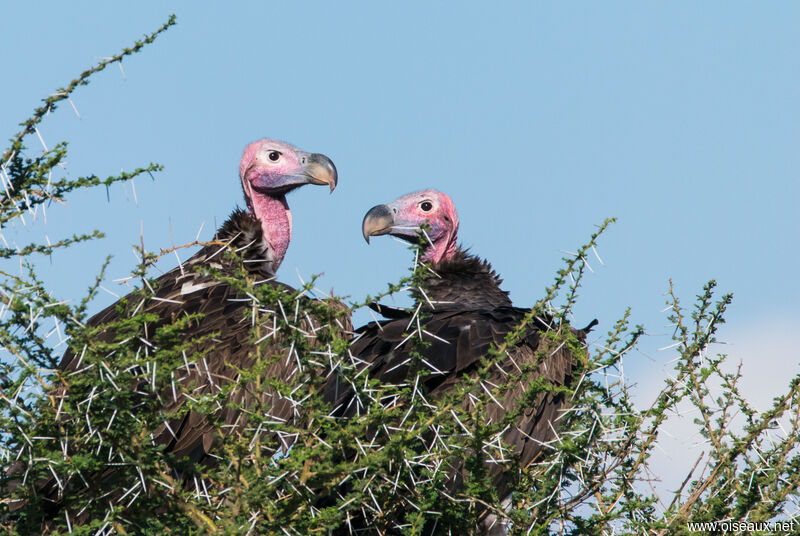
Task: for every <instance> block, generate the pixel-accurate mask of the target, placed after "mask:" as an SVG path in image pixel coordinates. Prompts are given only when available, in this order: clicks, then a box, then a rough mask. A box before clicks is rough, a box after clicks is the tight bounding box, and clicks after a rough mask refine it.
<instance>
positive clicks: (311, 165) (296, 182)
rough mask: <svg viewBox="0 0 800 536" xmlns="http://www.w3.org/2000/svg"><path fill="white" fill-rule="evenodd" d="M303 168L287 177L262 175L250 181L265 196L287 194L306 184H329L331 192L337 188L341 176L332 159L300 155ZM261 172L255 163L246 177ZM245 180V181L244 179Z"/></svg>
mask: <svg viewBox="0 0 800 536" xmlns="http://www.w3.org/2000/svg"><path fill="white" fill-rule="evenodd" d="M300 162H301V164H302V167H301V168H300V169H299V170H298V171H297V172H296V173H291V174H286V175H268V174H260V175H257V176H256V177H254V178H252V179H249V181H250V184H252V187H253V188H254V189H255V190H256V191H258V192H261V193H265V194H276V193H277V194H286V193H288V192H290V191H292V190H294V189H295V188H299V187H301V186H303V185H306V184H317V185H324V184H327V185H328V186H329V187H330V189H331V192H333V189H334V188H336V184H337V183H338V180H339V175H338V174H337V173H336V166H335V165H333V162H332V161H331V159H330V158H328V157H327V156H325V155H324V154H318V153H313V154H311V153H300ZM259 171H260V169H259V165H258V162H253V163H252V164H250V166H249V167H248V168H247V170H246V171H245V177H249V176H250V174H251V173H258V172H259ZM242 180H245V179H242Z"/></svg>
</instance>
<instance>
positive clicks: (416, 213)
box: [361, 190, 458, 264]
mask: <svg viewBox="0 0 800 536" xmlns="http://www.w3.org/2000/svg"><path fill="white" fill-rule="evenodd" d="M423 223H427V225H428V227H429V229H428V230H427V231H426V235H425V237H424V238H423V240H424V241H425V243H424V244H423V255H422V260H423V261H426V262H430V263H433V264H437V263H439V262H441V261H444V260H448V259H449V258H450V257H451V256H452V255H453V254H454V253H455V252H456V238H457V234H458V213H456V207H455V205H454V204H453V200H452V199H450V197H448V196H447V194H445V193H442V192H439V191H437V190H420V191H419V192H413V193H410V194H408V195H404V196H403V197H401V198H399V199H396V200H395V201H392V202H391V203H389V204H386V205H377V206H374V207H372V208H371V209H369V212H367V214H366V216H364V222H363V224H362V226H361V228H362V232H363V233H364V239H365V240H366V241H367V243H369V237H370V236H380V235H385V234H389V235H392V236H396V237H398V238H402V239H403V240H406V241H408V242H412V243H416V242H417V241H418V240H419V239H420V235H419V231H420V229H421V227H420V226H421V225H422V224H423Z"/></svg>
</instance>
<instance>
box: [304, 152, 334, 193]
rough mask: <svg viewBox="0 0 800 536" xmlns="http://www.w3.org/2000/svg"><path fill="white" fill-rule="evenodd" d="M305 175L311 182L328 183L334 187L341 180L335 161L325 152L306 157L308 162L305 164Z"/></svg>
mask: <svg viewBox="0 0 800 536" xmlns="http://www.w3.org/2000/svg"><path fill="white" fill-rule="evenodd" d="M303 175H305V176H306V177H308V182H309V184H318V185H322V184H327V185H328V186H330V188H331V193H333V189H334V188H336V184H337V183H338V182H339V175H338V173H336V166H335V165H333V161H331V159H330V158H328V157H327V156H325V155H324V154H319V153H313V154H310V155H308V156H307V157H306V164H305V165H304V166H303Z"/></svg>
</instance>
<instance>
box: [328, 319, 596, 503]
mask: <svg viewBox="0 0 800 536" xmlns="http://www.w3.org/2000/svg"><path fill="white" fill-rule="evenodd" d="M527 313H528V310H526V309H521V308H516V307H508V306H502V307H497V308H494V309H488V310H487V309H483V310H465V309H461V310H451V311H441V312H433V313H430V317H429V318H428V319H427V320H426V322H425V326H424V329H425V330H426V331H428V332H429V333H431V334H432V336H431V335H427V334H425V335H423V337H424V340H425V341H427V342H429V343H430V346H429V347H428V348H427V349H425V350H424V351H423V352H422V355H423V357H424V358H425V360H426V361H427V362H428V363H429V367H430V368H431V369H432V370H434V371H436V370H438V371H439V372H440V373H441V374H434V375H429V376H426V377H425V381H424V385H425V390H426V393H427V394H429V396H430V397H433V398H434V399H435V398H436V397H437V396H439V395H441V394H443V393H447V392H450V391H451V390H452V389H453V387H454V386H455V384H457V383H458V382H459V381H461V379H462V377H463V375H464V374H472V373H476V372H477V371H478V369H479V367H480V360H481V358H482V357H483V356H484V355H486V354H487V353H488V351H489V349H490V347H491V346H492V344H494V345H496V346H500V345H501V344H502V343H503V341H504V339H505V336H506V334H507V333H508V332H509V331H510V330H511V329H513V328H515V327H516V326H517V325H519V324H520V322H522V319H523V318H524V316H525V315H526V314H527ZM410 320H411V316H410V315H407V316H406V317H405V318H394V319H392V320H386V321H382V322H380V323H376V322H372V323H370V324H367V325H366V326H363V327H362V328H359V329H358V330H357V338H356V339H355V340H354V341H353V343H352V345H351V352H352V353H353V355H357V356H358V357H359V358H360V359H363V360H364V361H366V362H367V363H369V364H370V365H369V367H370V376H371V377H374V378H379V379H380V380H381V381H383V382H389V383H401V382H403V381H404V380H406V379H407V376H408V373H409V367H408V365H407V364H405V363H407V362H408V360H409V359H410V356H409V353H408V351H409V349H408V343H404V342H403V341H404V340H405V339H406V337H407V335H408V332H409V323H410ZM412 329H413V328H412ZM550 329H557V328H556V327H555V326H553V325H551V319H549V318H537V319H536V320H535V321H534V323H533V325H531V326H530V327H529V328H528V329H527V330H526V331H525V333H524V335H523V336H522V338H521V340H520V341H519V342H517V344H516V345H515V346H513V347H512V348H509V349H508V352H507V356H506V357H505V358H504V359H502V360H501V361H499V362H498V365H499V367H493V368H492V369H490V370H491V373H490V376H489V378H488V379H487V381H488V383H489V384H490V385H489V386H487V387H489V388H490V389H491V386H493V385H494V386H499V385H504V384H506V383H507V382H508V381H509V378H510V377H513V378H515V379H516V381H515V383H514V384H513V385H510V386H509V388H508V389H507V390H505V391H503V392H502V394H499V395H498V396H497V397H496V400H497V402H498V403H497V404H494V403H493V404H491V405H489V406H488V409H487V413H488V415H487V416H488V418H489V419H490V420H491V421H492V422H498V421H499V420H502V419H503V418H504V416H505V415H506V413H507V412H510V411H516V410H518V409H519V407H520V400H521V399H522V397H523V395H524V393H525V392H526V391H528V390H529V389H530V383H531V382H532V381H533V380H535V379H536V378H540V377H544V378H546V379H547V380H548V381H549V382H550V383H552V384H553V385H555V386H564V385H568V384H569V382H570V381H571V375H572V371H573V368H574V365H575V360H574V358H573V356H572V355H571V354H570V352H569V351H568V350H567V348H566V345H564V346H562V347H560V348H559V347H558V343H556V344H554V343H553V342H552V341H550V340H549V338H547V337H542V333H543V332H544V331H547V330H550ZM574 333H575V334H576V335H578V336H579V337H580V338H581V340H582V339H583V337H584V336H585V335H584V334H583V333H582V332H578V331H574ZM523 370H526V371H527V373H526V374H520V372H521V371H523ZM340 389H341V388H340ZM337 403H338V404H337V405H339V406H340V409H339V411H340V412H342V413H343V414H351V413H352V412H353V411H355V408H354V407H353V405H354V404H353V401H352V397H349V395H348V393H346V392H345V393H341V394H340V395H339V397H338V400H337ZM566 404H567V400H566V398H565V396H564V394H563V393H558V392H552V391H547V392H540V393H538V394H536V396H535V398H534V401H533V403H532V404H530V405H529V407H527V409H525V410H524V411H523V412H522V413H521V414H520V415H519V416H518V418H517V419H516V421H515V423H514V425H513V426H512V427H510V428H509V429H508V430H507V431H506V432H505V433H504V434H503V436H502V439H503V441H504V442H505V443H507V444H509V445H511V446H513V448H514V449H515V452H516V453H518V454H519V455H520V457H521V460H522V463H523V464H524V465H528V464H530V463H531V462H532V461H534V460H535V459H536V458H537V457H538V456H539V454H540V453H541V452H542V450H543V448H545V445H546V443H547V442H549V441H551V440H553V439H554V435H555V430H556V429H557V424H556V419H557V418H558V416H559V414H560V412H561V410H563V409H564V408H565V407H566ZM464 408H465V409H466V410H467V411H472V409H473V404H472V401H471V400H469V399H468V400H465V401H464ZM492 473H494V474H495V482H496V485H497V486H498V488H499V491H500V493H501V496H505V494H507V491H508V485H507V483H506V478H505V477H504V476H503V475H502V472H501V470H500V468H499V466H496V467H495V468H493V469H492Z"/></svg>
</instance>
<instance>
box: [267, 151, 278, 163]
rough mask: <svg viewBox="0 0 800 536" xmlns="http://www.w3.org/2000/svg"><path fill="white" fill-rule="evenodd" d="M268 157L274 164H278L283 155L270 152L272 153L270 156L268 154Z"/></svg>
mask: <svg viewBox="0 0 800 536" xmlns="http://www.w3.org/2000/svg"><path fill="white" fill-rule="evenodd" d="M267 156H268V157H269V159H270V160H272V161H273V162H277V161H278V160H279V159H280V157H281V153H279V152H278V151H270V152H269V154H268V155H267Z"/></svg>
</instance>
